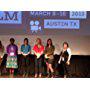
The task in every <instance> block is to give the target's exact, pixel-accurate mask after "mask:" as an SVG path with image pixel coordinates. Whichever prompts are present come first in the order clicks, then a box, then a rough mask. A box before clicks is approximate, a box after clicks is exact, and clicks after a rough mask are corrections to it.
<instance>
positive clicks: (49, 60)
mask: <svg viewBox="0 0 90 90" xmlns="http://www.w3.org/2000/svg"><path fill="white" fill-rule="evenodd" d="M54 50H55V47H54V45H53V44H52V40H51V39H48V40H47V45H46V47H45V51H44V54H45V61H46V65H47V73H48V77H50V72H51V77H54V70H53V67H52V64H53V61H54ZM49 71H50V72H49Z"/></svg>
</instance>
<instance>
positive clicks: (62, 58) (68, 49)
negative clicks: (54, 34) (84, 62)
mask: <svg viewBox="0 0 90 90" xmlns="http://www.w3.org/2000/svg"><path fill="white" fill-rule="evenodd" d="M67 52H68V54H69V56H68V61H70V59H71V55H72V54H71V49H70V48H67ZM61 60H63V61H64V57H60V59H59V63H60V62H61Z"/></svg>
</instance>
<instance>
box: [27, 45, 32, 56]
mask: <svg viewBox="0 0 90 90" xmlns="http://www.w3.org/2000/svg"><path fill="white" fill-rule="evenodd" d="M30 53H31V46H30V45H29V48H28V53H27V55H29V54H30Z"/></svg>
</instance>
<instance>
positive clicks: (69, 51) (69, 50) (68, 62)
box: [66, 48, 72, 65]
mask: <svg viewBox="0 0 90 90" xmlns="http://www.w3.org/2000/svg"><path fill="white" fill-rule="evenodd" d="M67 52H68V54H69V56H68V60H67V62H66V63H67V64H68V65H70V59H71V55H72V54H71V49H70V48H68V49H67Z"/></svg>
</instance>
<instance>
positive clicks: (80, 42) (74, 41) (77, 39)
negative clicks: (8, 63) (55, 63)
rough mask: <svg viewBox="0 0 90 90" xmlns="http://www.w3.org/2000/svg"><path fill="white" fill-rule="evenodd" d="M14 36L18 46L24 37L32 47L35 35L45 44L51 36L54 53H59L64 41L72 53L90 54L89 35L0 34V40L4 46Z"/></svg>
mask: <svg viewBox="0 0 90 90" xmlns="http://www.w3.org/2000/svg"><path fill="white" fill-rule="evenodd" d="M11 37H13V38H15V40H16V41H15V43H16V44H17V45H18V47H19V53H20V46H21V44H23V40H24V38H28V39H29V44H30V45H31V47H32V48H33V46H34V44H35V40H36V38H37V37H39V38H41V39H42V42H43V45H44V46H45V45H46V42H47V39H48V38H51V39H52V41H53V44H54V45H55V54H59V53H60V51H61V49H62V44H63V42H64V41H67V42H68V43H69V46H70V48H71V50H72V54H73V55H90V36H78V35H73V36H72V35H39V36H38V35H27V36H26V35H0V40H1V41H2V43H3V45H4V46H5V48H6V46H7V45H8V44H9V39H10V38H11Z"/></svg>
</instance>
